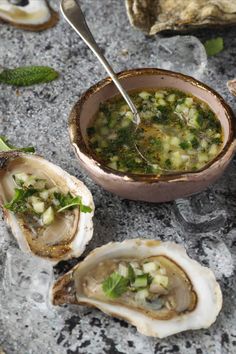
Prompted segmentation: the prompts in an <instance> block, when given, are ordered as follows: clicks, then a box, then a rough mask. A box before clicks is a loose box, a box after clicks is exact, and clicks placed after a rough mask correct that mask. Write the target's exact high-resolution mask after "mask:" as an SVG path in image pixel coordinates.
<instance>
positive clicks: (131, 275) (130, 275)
mask: <svg viewBox="0 0 236 354" xmlns="http://www.w3.org/2000/svg"><path fill="white" fill-rule="evenodd" d="M127 278H128V280H129V281H130V282H131V283H133V282H134V280H135V273H134V270H133V267H132V266H131V265H130V264H129V265H128V277H127Z"/></svg>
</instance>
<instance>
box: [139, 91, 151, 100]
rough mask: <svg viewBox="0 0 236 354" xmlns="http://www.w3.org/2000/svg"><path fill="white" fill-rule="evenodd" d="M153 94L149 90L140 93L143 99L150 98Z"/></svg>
mask: <svg viewBox="0 0 236 354" xmlns="http://www.w3.org/2000/svg"><path fill="white" fill-rule="evenodd" d="M150 96H151V94H150V93H149V92H146V91H142V92H140V93H139V97H141V98H142V99H143V100H146V99H148V98H149V97H150Z"/></svg>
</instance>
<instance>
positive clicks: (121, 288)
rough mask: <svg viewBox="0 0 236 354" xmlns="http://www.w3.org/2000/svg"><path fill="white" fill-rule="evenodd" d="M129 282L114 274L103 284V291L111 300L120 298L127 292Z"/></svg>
mask: <svg viewBox="0 0 236 354" xmlns="http://www.w3.org/2000/svg"><path fill="white" fill-rule="evenodd" d="M128 283H129V280H128V279H127V278H125V277H123V276H122V275H120V274H119V273H117V272H114V273H112V274H111V275H110V276H109V277H108V278H106V279H105V280H104V282H103V283H102V289H103V291H104V293H105V294H106V296H108V297H110V298H111V299H116V298H117V297H120V296H121V295H122V294H124V293H125V292H126V291H127V288H128Z"/></svg>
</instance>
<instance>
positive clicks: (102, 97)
mask: <svg viewBox="0 0 236 354" xmlns="http://www.w3.org/2000/svg"><path fill="white" fill-rule="evenodd" d="M118 76H119V79H120V81H121V82H122V85H123V86H124V87H125V89H126V90H127V91H131V90H135V89H148V88H152V89H153V88H156V89H161V88H173V89H178V90H182V91H185V92H187V93H190V94H192V95H194V96H196V97H198V98H199V99H201V100H202V101H205V102H206V103H207V104H208V105H209V106H210V108H211V109H212V110H213V112H215V114H216V116H217V117H218V119H219V120H220V122H221V125H222V128H223V131H224V143H223V149H222V150H221V152H220V153H219V155H218V156H217V157H216V158H215V159H214V160H213V161H211V162H210V163H209V164H207V165H206V166H205V167H204V168H203V169H201V170H199V171H195V172H187V173H173V174H169V175H163V176H156V175H140V174H131V173H122V172H118V171H115V170H113V169H111V168H109V167H106V166H104V165H103V164H102V163H101V162H100V161H98V160H97V159H96V156H95V155H94V154H93V152H92V151H91V150H90V149H89V147H88V139H87V134H86V128H87V127H88V125H89V124H90V122H91V120H92V119H93V117H94V115H95V113H96V112H97V111H98V109H99V104H100V103H101V102H104V101H106V100H107V99H109V98H111V97H113V96H115V95H117V94H118V91H117V89H116V87H115V85H114V84H113V83H112V81H111V79H110V78H106V79H104V80H102V81H100V82H99V83H97V84H96V85H94V86H92V87H91V88H90V89H88V90H87V91H86V92H85V93H84V94H83V96H82V97H81V98H80V99H79V101H78V102H76V104H75V105H74V107H73V109H72V111H71V114H70V118H69V133H70V139H71V143H72V145H73V148H74V150H75V153H76V155H77V156H78V159H79V162H80V164H81V166H82V167H83V168H84V169H85V170H86V171H87V173H88V175H89V176H90V177H91V178H92V179H93V180H94V181H95V182H96V183H98V184H99V185H101V186H102V187H103V188H104V189H106V190H108V191H110V192H112V193H114V194H117V195H119V196H121V197H123V198H127V199H133V200H142V201H148V202H166V201H171V200H174V199H177V198H181V197H186V196H189V195H191V194H194V193H197V192H200V191H202V190H203V189H205V188H206V187H207V186H208V185H210V184H212V183H213V182H214V181H215V180H217V179H218V178H219V177H220V175H221V174H222V173H223V171H224V170H225V168H226V167H227V165H228V164H229V162H230V160H231V158H232V157H233V154H234V151H235V146H236V143H235V131H236V129H235V122H234V116H233V112H232V110H231V109H230V108H229V106H228V105H227V104H226V103H225V101H224V100H223V98H222V97H221V96H220V95H219V94H218V93H217V92H215V91H214V90H212V89H211V88H210V87H208V86H206V85H204V84H203V83H201V82H199V81H197V80H195V79H193V78H192V77H189V76H185V75H183V74H179V73H175V72H171V71H166V70H159V69H135V70H128V71H123V72H121V73H120V74H119V75H118Z"/></svg>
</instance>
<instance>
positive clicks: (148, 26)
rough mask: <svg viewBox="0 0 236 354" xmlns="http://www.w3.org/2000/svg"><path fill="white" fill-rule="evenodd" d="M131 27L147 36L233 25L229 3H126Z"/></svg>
mask: <svg viewBox="0 0 236 354" xmlns="http://www.w3.org/2000/svg"><path fill="white" fill-rule="evenodd" d="M126 6H127V10H128V16H129V19H130V22H131V24H133V25H134V26H135V27H138V28H140V29H142V30H143V31H145V32H147V33H149V34H155V33H157V32H161V31H164V30H178V31H179V30H186V29H189V28H198V27H206V26H209V25H210V26H212V25H213V26H215V25H233V24H236V2H235V1H232V0H126Z"/></svg>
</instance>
